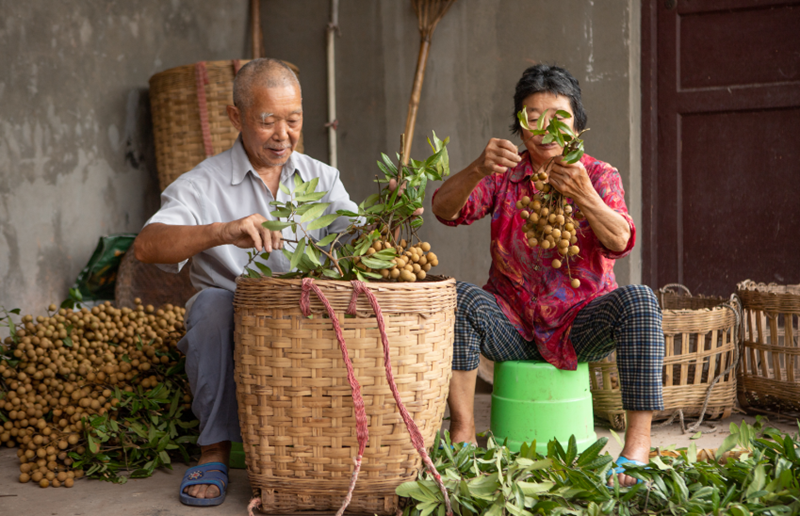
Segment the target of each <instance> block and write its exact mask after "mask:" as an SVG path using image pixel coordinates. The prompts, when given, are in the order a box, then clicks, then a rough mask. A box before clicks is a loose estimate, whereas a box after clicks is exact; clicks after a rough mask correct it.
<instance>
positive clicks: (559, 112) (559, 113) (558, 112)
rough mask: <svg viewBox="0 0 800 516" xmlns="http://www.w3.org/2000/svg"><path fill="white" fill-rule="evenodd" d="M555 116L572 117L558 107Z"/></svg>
mask: <svg viewBox="0 0 800 516" xmlns="http://www.w3.org/2000/svg"><path fill="white" fill-rule="evenodd" d="M556 116H560V117H561V118H572V115H570V114H569V113H567V112H566V111H564V110H563V109H559V110H557V111H556Z"/></svg>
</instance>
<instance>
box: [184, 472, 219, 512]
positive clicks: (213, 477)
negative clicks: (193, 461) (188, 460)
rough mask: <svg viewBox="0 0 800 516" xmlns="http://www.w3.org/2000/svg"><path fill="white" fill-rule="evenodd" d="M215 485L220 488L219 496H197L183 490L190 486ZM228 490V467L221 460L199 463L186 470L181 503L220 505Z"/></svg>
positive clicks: (204, 505) (203, 505)
mask: <svg viewBox="0 0 800 516" xmlns="http://www.w3.org/2000/svg"><path fill="white" fill-rule="evenodd" d="M201 484H205V485H214V486H217V488H218V489H219V493H220V494H219V496H217V497H216V498H195V497H194V496H189V495H188V494H186V493H184V492H183V490H184V489H186V488H187V487H189V486H196V485H201ZM227 490H228V467H227V466H226V465H225V464H223V463H221V462H209V463H206V464H198V465H197V466H192V467H191V468H189V469H187V470H186V473H184V474H183V482H181V491H180V494H181V503H182V504H184V505H192V506H195V507H210V506H214V505H219V504H221V503H222V502H223V501H224V500H225V493H226V492H227Z"/></svg>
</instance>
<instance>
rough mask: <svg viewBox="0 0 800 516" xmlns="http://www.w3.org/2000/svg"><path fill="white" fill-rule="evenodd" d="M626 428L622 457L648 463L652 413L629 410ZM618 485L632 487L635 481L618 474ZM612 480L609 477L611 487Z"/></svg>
mask: <svg viewBox="0 0 800 516" xmlns="http://www.w3.org/2000/svg"><path fill="white" fill-rule="evenodd" d="M626 415H627V418H628V428H627V429H626V430H625V446H624V447H623V448H622V453H621V454H620V455H621V456H622V457H625V458H626V459H630V460H638V461H639V462H644V463H645V464H646V463H648V462H649V461H650V427H651V422H652V421H653V412H652V411H636V410H629V411H628V412H627V413H626ZM618 477H619V485H621V486H632V485H633V484H635V483H636V482H637V479H635V478H633V477H631V476H628V475H625V474H624V473H620V474H619V475H618ZM613 482H614V480H613V479H612V478H611V477H610V476H609V477H608V483H609V485H613Z"/></svg>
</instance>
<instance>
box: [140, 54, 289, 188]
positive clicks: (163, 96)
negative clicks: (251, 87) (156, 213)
mask: <svg viewBox="0 0 800 516" xmlns="http://www.w3.org/2000/svg"><path fill="white" fill-rule="evenodd" d="M247 62H248V60H246V59H241V60H239V59H234V60H232V61H201V62H199V63H195V64H191V65H186V66H178V67H177V68H170V69H169V70H165V71H163V72H160V73H157V74H155V75H154V76H152V77H151V78H150V106H151V110H152V112H153V133H154V137H155V145H156V166H157V168H158V182H159V186H160V187H161V190H162V191H163V190H164V189H165V188H166V187H167V186H169V184H170V183H172V182H173V181H175V179H177V178H178V176H180V175H181V174H183V173H184V172H188V171H189V170H191V169H192V168H194V167H195V166H196V165H197V164H198V163H200V162H201V161H203V160H204V159H206V158H207V157H209V156H215V155H217V154H219V153H220V152H222V151H224V150H228V149H230V148H231V147H232V146H233V143H234V142H235V141H236V138H237V137H238V136H239V132H238V131H237V130H236V129H235V128H234V127H233V125H231V123H230V120H228V114H227V111H226V108H225V106H227V105H228V104H233V77H234V76H235V75H236V72H237V71H238V70H239V68H240V67H241V66H244V65H245V64H246V63H247ZM286 64H287V65H288V66H289V67H290V68H291V69H292V70H294V72H295V73H298V69H297V67H296V66H294V65H293V64H291V63H286ZM297 150H298V151H300V152H302V151H303V146H302V141H301V142H300V143H299V144H298V147H297Z"/></svg>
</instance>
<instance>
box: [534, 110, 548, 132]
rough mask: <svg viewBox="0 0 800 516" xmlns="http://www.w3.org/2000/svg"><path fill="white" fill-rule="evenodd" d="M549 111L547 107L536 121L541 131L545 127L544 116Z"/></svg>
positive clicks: (537, 127)
mask: <svg viewBox="0 0 800 516" xmlns="http://www.w3.org/2000/svg"><path fill="white" fill-rule="evenodd" d="M548 111H549V110H548V109H545V110H544V112H543V113H542V114H541V115H539V119H538V120H537V121H536V129H537V130H539V131H541V130H542V129H544V116H545V115H546V114H547V112H548Z"/></svg>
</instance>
